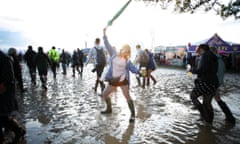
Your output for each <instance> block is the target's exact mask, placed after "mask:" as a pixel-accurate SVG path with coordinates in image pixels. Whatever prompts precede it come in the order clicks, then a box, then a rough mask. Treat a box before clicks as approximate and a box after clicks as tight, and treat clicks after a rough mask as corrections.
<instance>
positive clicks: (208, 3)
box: [136, 0, 240, 20]
mask: <svg viewBox="0 0 240 144" xmlns="http://www.w3.org/2000/svg"><path fill="white" fill-rule="evenodd" d="M136 1H143V2H146V3H153V4H154V3H155V4H157V5H160V6H161V8H162V9H167V8H168V7H169V6H170V5H171V4H173V5H174V11H175V12H178V13H187V12H190V13H195V12H196V11H199V10H203V11H206V12H208V11H210V10H214V11H215V12H216V14H217V15H220V16H221V17H222V18H223V19H226V18H229V17H232V16H233V17H234V18H235V19H236V20H237V19H240V0H229V2H228V3H225V2H223V0H136Z"/></svg>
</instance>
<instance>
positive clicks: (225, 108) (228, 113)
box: [217, 100, 236, 124]
mask: <svg viewBox="0 0 240 144" xmlns="http://www.w3.org/2000/svg"><path fill="white" fill-rule="evenodd" d="M217 103H218V105H219V106H220V108H221V109H222V111H223V112H224V114H225V116H226V120H227V121H228V122H231V123H232V124H235V122H236V119H235V118H234V117H233V115H232V112H231V111H230V109H229V108H228V106H227V105H226V103H225V102H223V101H222V100H220V101H218V102H217Z"/></svg>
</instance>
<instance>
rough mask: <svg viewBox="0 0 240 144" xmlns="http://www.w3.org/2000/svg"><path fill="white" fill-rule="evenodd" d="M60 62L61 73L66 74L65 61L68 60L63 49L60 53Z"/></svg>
mask: <svg viewBox="0 0 240 144" xmlns="http://www.w3.org/2000/svg"><path fill="white" fill-rule="evenodd" d="M60 62H61V64H62V70H63V72H62V74H63V75H66V74H67V62H68V54H67V53H66V52H65V51H64V49H63V50H62V53H61V55H60Z"/></svg>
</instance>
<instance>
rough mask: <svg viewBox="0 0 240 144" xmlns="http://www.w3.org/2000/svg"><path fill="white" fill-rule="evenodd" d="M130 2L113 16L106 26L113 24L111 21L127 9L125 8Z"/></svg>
mask: <svg viewBox="0 0 240 144" xmlns="http://www.w3.org/2000/svg"><path fill="white" fill-rule="evenodd" d="M131 1H132V0H129V1H128V2H127V3H126V4H125V5H124V6H123V7H122V8H121V9H120V10H119V11H118V12H117V13H116V14H115V15H114V16H113V18H112V19H111V20H109V21H108V26H111V25H112V24H113V21H114V20H116V19H117V18H118V17H119V16H120V15H121V14H122V12H123V11H124V10H125V9H126V8H127V6H128V5H129V4H130V2H131Z"/></svg>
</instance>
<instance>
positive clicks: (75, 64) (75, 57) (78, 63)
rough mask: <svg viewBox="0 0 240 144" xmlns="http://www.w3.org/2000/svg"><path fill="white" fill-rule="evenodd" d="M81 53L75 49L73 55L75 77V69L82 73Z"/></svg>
mask: <svg viewBox="0 0 240 144" xmlns="http://www.w3.org/2000/svg"><path fill="white" fill-rule="evenodd" d="M79 59H80V58H79V54H78V52H77V51H76V50H74V51H73V55H72V72H73V75H72V76H73V77H75V71H76V70H77V72H78V74H80V70H79V65H80V62H79Z"/></svg>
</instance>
